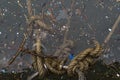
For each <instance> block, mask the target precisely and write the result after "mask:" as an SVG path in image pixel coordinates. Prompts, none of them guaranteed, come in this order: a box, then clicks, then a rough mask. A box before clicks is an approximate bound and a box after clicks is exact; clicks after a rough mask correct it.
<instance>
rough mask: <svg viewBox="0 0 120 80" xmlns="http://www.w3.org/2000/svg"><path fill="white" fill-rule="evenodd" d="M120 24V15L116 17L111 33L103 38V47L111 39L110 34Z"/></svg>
mask: <svg viewBox="0 0 120 80" xmlns="http://www.w3.org/2000/svg"><path fill="white" fill-rule="evenodd" d="M119 22H120V15H119V16H118V18H117V20H116V21H115V23H114V25H113V27H112V30H111V32H110V33H109V34H108V36H107V37H106V38H105V40H104V43H103V45H105V44H106V43H107V42H108V41H109V40H110V38H111V36H112V34H113V33H114V31H115V29H116V28H117V27H118V24H119Z"/></svg>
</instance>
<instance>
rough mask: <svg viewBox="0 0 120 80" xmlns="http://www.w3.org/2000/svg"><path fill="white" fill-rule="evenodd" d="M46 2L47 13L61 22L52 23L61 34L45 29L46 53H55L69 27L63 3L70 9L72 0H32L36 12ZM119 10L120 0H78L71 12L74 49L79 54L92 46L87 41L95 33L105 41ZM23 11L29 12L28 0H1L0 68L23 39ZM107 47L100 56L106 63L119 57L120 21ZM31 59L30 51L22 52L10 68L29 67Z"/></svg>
mask: <svg viewBox="0 0 120 80" xmlns="http://www.w3.org/2000/svg"><path fill="white" fill-rule="evenodd" d="M18 3H19V4H18ZM44 5H47V7H46V8H45V9H44V13H45V14H48V15H51V14H52V15H53V16H54V17H55V19H56V21H57V22H58V23H57V24H51V25H52V27H53V28H55V29H57V30H58V34H59V35H58V34H57V35H58V36H56V34H54V35H53V34H48V33H46V32H43V34H44V35H45V37H44V39H43V41H42V42H43V44H44V46H45V47H46V49H47V50H46V53H49V54H53V53H54V52H55V50H56V49H57V48H58V46H59V45H60V44H61V43H62V40H63V34H64V33H62V32H64V30H65V27H66V26H65V23H66V18H67V16H68V14H66V13H65V12H64V9H63V5H64V7H65V8H66V9H67V10H68V11H69V10H70V6H71V0H33V3H32V6H33V8H34V9H35V14H39V13H41V11H42V7H44ZM119 14H120V1H119V0H118V1H117V0H76V1H75V4H74V6H73V10H72V12H70V13H69V15H72V17H71V24H70V29H69V34H68V39H71V40H73V41H74V42H75V46H74V48H73V50H72V53H73V54H77V53H79V52H80V51H82V50H84V49H85V48H87V47H88V46H90V45H89V44H88V41H89V40H90V39H91V38H93V37H95V38H96V39H97V40H98V41H99V42H100V43H102V42H103V41H104V39H105V37H106V36H107V35H108V33H109V32H110V31H111V28H112V26H113V24H114V22H115V20H116V19H117V17H118V15H119ZM24 15H27V9H26V0H0V69H1V68H2V67H5V66H6V65H7V62H8V60H9V59H10V58H11V57H12V56H13V55H14V54H15V52H16V51H17V49H18V47H19V45H20V42H21V41H22V39H23V34H24V32H25V30H26V20H25V16H24ZM29 43H33V42H30V41H29V40H28V41H27V43H26V46H31V45H29ZM107 47H108V48H109V51H108V52H107V53H106V54H103V55H102V56H101V59H103V60H104V61H105V62H106V63H111V62H114V61H120V53H119V52H120V24H119V26H118V28H117V29H116V30H115V32H114V34H113V35H112V37H111V39H110V41H109V42H108V45H107ZM31 62H32V60H31V58H30V56H29V55H25V56H23V57H20V56H19V57H18V58H17V59H16V61H15V62H14V63H13V64H12V65H11V70H12V69H14V66H16V70H17V71H18V70H21V67H27V66H29V67H30V63H31Z"/></svg>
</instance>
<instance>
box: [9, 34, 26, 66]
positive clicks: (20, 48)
mask: <svg viewBox="0 0 120 80" xmlns="http://www.w3.org/2000/svg"><path fill="white" fill-rule="evenodd" d="M26 39H27V37H26V34H24V39H23V41H22V43H21V45H20V46H19V49H18V50H17V52H16V54H15V55H14V56H13V57H12V58H11V59H10V60H9V61H8V65H10V64H12V63H13V61H14V60H15V59H16V58H17V56H18V55H19V54H20V52H21V50H22V48H23V46H24V44H25V41H26Z"/></svg>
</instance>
